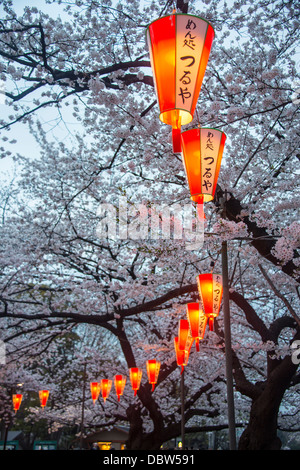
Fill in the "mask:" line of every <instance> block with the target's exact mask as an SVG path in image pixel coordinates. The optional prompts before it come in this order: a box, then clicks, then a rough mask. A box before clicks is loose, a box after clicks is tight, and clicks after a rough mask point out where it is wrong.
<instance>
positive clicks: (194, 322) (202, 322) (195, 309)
mask: <svg viewBox="0 0 300 470" xmlns="http://www.w3.org/2000/svg"><path fill="white" fill-rule="evenodd" d="M186 314H187V319H188V322H189V327H190V333H191V336H192V338H194V339H195V343H196V350H197V351H199V341H200V340H201V339H203V338H204V333H205V328H206V324H207V316H206V315H205V313H204V312H203V310H202V309H201V308H200V305H199V303H197V302H191V303H189V304H187V306H186Z"/></svg>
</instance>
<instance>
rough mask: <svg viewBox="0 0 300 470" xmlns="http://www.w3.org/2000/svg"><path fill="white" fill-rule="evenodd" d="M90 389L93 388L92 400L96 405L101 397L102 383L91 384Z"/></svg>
mask: <svg viewBox="0 0 300 470" xmlns="http://www.w3.org/2000/svg"><path fill="white" fill-rule="evenodd" d="M90 387H91V394H92V400H93V402H94V404H95V402H96V400H98V397H99V393H100V390H101V384H100V382H91V383H90Z"/></svg>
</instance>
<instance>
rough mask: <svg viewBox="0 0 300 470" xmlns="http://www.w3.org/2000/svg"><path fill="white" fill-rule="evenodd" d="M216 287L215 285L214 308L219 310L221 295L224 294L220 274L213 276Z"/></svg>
mask: <svg viewBox="0 0 300 470" xmlns="http://www.w3.org/2000/svg"><path fill="white" fill-rule="evenodd" d="M213 280H214V287H213V310H214V312H218V311H219V306H220V301H221V295H222V277H221V276H220V275H219V274H215V275H214V276H213Z"/></svg>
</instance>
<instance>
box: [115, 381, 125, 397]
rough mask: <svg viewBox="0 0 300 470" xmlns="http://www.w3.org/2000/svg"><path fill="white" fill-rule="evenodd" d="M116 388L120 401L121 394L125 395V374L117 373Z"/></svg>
mask: <svg viewBox="0 0 300 470" xmlns="http://www.w3.org/2000/svg"><path fill="white" fill-rule="evenodd" d="M114 382H115V389H116V393H117V397H118V401H120V397H121V395H123V392H124V388H125V384H126V377H125V375H115V380H114Z"/></svg>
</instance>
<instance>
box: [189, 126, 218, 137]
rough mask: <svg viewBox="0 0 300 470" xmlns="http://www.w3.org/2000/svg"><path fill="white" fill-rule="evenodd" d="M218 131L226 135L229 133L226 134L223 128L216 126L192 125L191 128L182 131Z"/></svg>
mask: <svg viewBox="0 0 300 470" xmlns="http://www.w3.org/2000/svg"><path fill="white" fill-rule="evenodd" d="M201 130H203V131H217V132H221V134H224V135H225V137H227V135H226V134H225V132H224V131H221V129H217V128H216V127H200V126H199V127H191V129H185V130H184V131H182V132H181V133H182V134H184V133H185V132H189V131H201Z"/></svg>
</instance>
